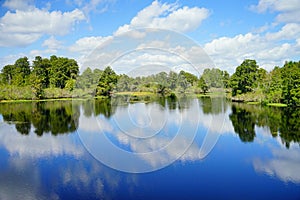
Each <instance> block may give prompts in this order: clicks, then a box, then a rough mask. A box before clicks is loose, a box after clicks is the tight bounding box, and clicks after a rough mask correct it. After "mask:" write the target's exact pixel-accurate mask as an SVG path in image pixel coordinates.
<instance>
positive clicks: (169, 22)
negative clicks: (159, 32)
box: [115, 1, 209, 35]
mask: <svg viewBox="0 0 300 200" xmlns="http://www.w3.org/2000/svg"><path fill="white" fill-rule="evenodd" d="M178 7H179V6H178V5H177V4H167V3H164V4H162V3H160V2H158V1H153V2H152V4H151V5H150V6H148V7H146V8H144V9H143V10H141V11H140V12H139V13H138V14H137V15H136V16H135V17H134V18H133V19H132V20H131V22H130V24H125V25H123V26H121V27H119V28H118V30H117V31H116V32H115V34H116V35H119V34H122V33H124V32H126V31H129V30H132V29H136V28H145V27H147V28H163V29H171V30H175V31H179V32H187V31H191V30H195V29H197V28H198V27H199V25H200V24H201V22H202V21H203V20H204V19H206V18H207V17H208V16H209V11H208V10H207V9H206V8H198V7H193V8H189V7H186V6H185V7H182V8H178Z"/></svg>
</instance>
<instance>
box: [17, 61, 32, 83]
mask: <svg viewBox="0 0 300 200" xmlns="http://www.w3.org/2000/svg"><path fill="white" fill-rule="evenodd" d="M14 67H15V69H14V73H15V75H14V78H13V83H14V85H19V86H24V85H26V82H27V77H28V76H29V75H30V65H29V61H28V58H27V57H23V58H19V59H18V60H16V62H15V64H14Z"/></svg>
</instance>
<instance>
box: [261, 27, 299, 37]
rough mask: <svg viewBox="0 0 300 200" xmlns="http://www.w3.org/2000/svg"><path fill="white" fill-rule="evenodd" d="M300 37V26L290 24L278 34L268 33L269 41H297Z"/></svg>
mask: <svg viewBox="0 0 300 200" xmlns="http://www.w3.org/2000/svg"><path fill="white" fill-rule="evenodd" d="M299 37H300V24H297V23H288V24H286V25H284V26H283V27H282V28H281V29H280V30H279V31H278V32H275V33H267V34H266V39H267V40H285V39H287V40H288V39H295V38H299Z"/></svg>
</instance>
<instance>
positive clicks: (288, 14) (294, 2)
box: [251, 0, 300, 22]
mask: <svg viewBox="0 0 300 200" xmlns="http://www.w3.org/2000/svg"><path fill="white" fill-rule="evenodd" d="M251 9H252V10H255V11H257V12H259V13H262V12H266V11H268V10H269V11H271V12H274V11H275V12H279V14H278V15H277V18H276V19H277V21H278V22H300V18H299V9H300V1H299V0H285V1H282V0H260V1H259V3H258V5H252V6H251Z"/></svg>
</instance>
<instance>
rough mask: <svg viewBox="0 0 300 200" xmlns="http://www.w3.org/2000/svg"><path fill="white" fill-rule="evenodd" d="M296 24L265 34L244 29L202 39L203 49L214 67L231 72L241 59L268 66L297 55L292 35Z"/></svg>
mask: <svg viewBox="0 0 300 200" xmlns="http://www.w3.org/2000/svg"><path fill="white" fill-rule="evenodd" d="M299 28H300V27H299V24H286V25H285V26H283V27H282V28H281V29H280V30H279V31H277V32H268V33H266V34H265V35H263V34H253V33H246V34H239V35H236V36H234V37H220V38H217V39H214V40H212V41H211V42H208V43H206V44H205V45H204V50H205V51H206V52H207V54H208V55H209V56H211V58H212V60H213V61H214V62H215V64H216V66H217V67H220V68H225V69H226V70H227V71H229V72H231V73H233V72H234V69H235V68H236V67H237V66H238V65H240V64H241V62H242V61H243V60H244V59H255V60H257V61H258V64H259V65H260V66H261V67H263V68H265V69H267V70H271V69H272V68H273V67H274V66H275V65H279V66H281V65H282V64H283V63H284V62H285V61H286V60H292V59H293V58H294V57H295V56H297V55H298V53H299V51H300V49H299V46H298V45H297V44H296V38H298V37H299V36H300V31H299ZM285 40H291V41H285Z"/></svg>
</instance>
